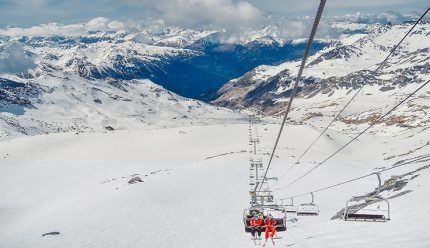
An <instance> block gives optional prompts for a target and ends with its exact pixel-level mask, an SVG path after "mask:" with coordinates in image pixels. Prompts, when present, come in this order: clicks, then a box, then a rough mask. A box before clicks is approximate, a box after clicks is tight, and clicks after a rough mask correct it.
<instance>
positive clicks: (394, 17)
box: [333, 11, 419, 24]
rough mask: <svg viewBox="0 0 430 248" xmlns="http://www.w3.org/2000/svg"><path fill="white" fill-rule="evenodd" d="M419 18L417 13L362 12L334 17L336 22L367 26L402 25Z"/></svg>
mask: <svg viewBox="0 0 430 248" xmlns="http://www.w3.org/2000/svg"><path fill="white" fill-rule="evenodd" d="M417 18H419V15H418V14H417V13H410V14H401V13H397V12H392V11H391V12H383V13H379V14H366V13H361V12H356V13H354V14H346V15H342V16H335V17H333V19H334V20H336V21H347V22H354V23H365V24H371V23H381V24H384V23H387V22H392V23H401V22H403V21H408V20H415V19H417Z"/></svg>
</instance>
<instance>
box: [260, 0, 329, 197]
mask: <svg viewBox="0 0 430 248" xmlns="http://www.w3.org/2000/svg"><path fill="white" fill-rule="evenodd" d="M325 4H326V0H321V1H320V4H319V6H318V11H317V14H316V17H315V20H314V24H313V26H312V30H311V33H310V35H309V39H308V42H307V44H306V48H305V52H304V54H303V59H302V62H301V64H300V69H299V73H298V74H297V78H296V82H295V84H294V87H293V90H292V92H291V97H290V101H289V102H288V106H287V110H286V112H285V115H284V118H283V120H282V124H281V127H280V129H279V133H278V136H277V137H276V141H275V146H274V147H273V151H272V154H271V155H270V159H269V162H268V164H267V168H266V172H265V173H264V177H263V181H262V183H261V185H260V188H259V190H261V187H262V186H263V183H264V181H265V180H266V179H267V178H266V177H267V173H268V171H269V168H270V165H271V163H272V160H273V157H274V155H275V152H276V148H277V146H278V142H279V139H280V138H281V134H282V131H283V129H284V126H285V123H286V121H287V118H288V113H289V112H290V109H291V105H292V103H293V100H294V97H295V95H296V93H297V88H298V86H299V83H300V80H301V78H302V74H303V70H304V68H305V65H306V60H307V59H308V56H309V52H310V50H311V47H312V43H313V41H314V38H315V34H316V32H317V29H318V25H319V23H320V20H321V16H322V14H323V11H324V7H325Z"/></svg>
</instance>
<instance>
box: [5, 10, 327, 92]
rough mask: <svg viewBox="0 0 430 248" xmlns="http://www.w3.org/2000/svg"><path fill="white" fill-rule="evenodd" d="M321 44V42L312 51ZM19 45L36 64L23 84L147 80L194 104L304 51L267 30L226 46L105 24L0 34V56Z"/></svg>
mask: <svg viewBox="0 0 430 248" xmlns="http://www.w3.org/2000/svg"><path fill="white" fill-rule="evenodd" d="M326 44H327V42H326V41H320V42H319V43H318V44H317V45H316V49H317V50H318V49H321V48H323V47H324V46H326ZM18 45H19V46H21V47H22V49H24V50H25V51H26V52H27V53H28V54H29V55H31V58H32V59H33V60H34V63H35V65H36V66H35V68H34V69H33V70H32V71H30V72H29V73H26V75H25V77H37V76H38V75H40V74H43V72H45V71H48V72H53V71H65V72H75V73H77V74H79V75H80V76H82V77H85V78H97V79H103V78H107V77H112V78H116V79H127V80H129V79H150V80H151V81H153V82H155V83H157V84H159V85H161V86H163V87H165V88H167V89H169V90H172V91H173V92H175V93H178V94H180V95H182V96H186V97H192V98H198V99H205V98H207V96H205V95H204V93H207V92H208V91H210V92H212V91H213V90H214V89H217V88H218V87H220V86H221V85H223V84H224V83H226V82H228V81H229V80H230V79H232V78H235V77H239V76H241V75H242V74H243V73H245V72H247V71H249V70H251V69H253V68H255V67H257V66H259V65H262V64H279V63H281V62H283V61H287V60H289V59H297V58H299V57H300V55H301V51H302V49H303V42H295V43H293V42H291V41H290V40H287V39H286V38H284V37H283V36H282V34H281V30H280V29H279V28H277V27H271V26H267V27H263V28H262V29H260V30H255V31H252V32H250V33H249V35H246V36H239V37H234V39H233V38H231V37H230V34H228V33H226V32H225V31H223V30H191V29H183V28H177V27H164V26H157V25H155V26H153V25H148V26H127V25H126V24H124V23H120V22H118V21H111V20H109V19H106V18H96V19H94V20H91V21H89V22H88V23H82V24H72V25H60V24H47V25H40V26H35V27H30V28H7V29H2V30H0V50H4V51H7V50H8V49H9V50H10V48H11V47H16V46H18ZM1 71H2V70H1V65H0V72H1Z"/></svg>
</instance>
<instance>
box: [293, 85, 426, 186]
mask: <svg viewBox="0 0 430 248" xmlns="http://www.w3.org/2000/svg"><path fill="white" fill-rule="evenodd" d="M429 83H430V80H428V81H427V82H425V83H423V84H422V85H421V86H420V87H418V88H417V89H416V90H415V91H413V92H412V93H410V94H409V95H408V96H407V97H406V98H404V99H403V100H402V101H400V102H399V103H397V104H396V105H395V106H394V107H393V108H391V109H390V110H389V111H388V112H386V113H385V114H384V115H382V116H381V117H379V118H378V119H377V120H375V121H373V122H372V124H370V125H369V126H368V127H367V128H366V129H364V130H363V131H361V132H360V133H359V134H357V135H356V136H354V138H352V139H351V140H350V141H348V142H347V143H346V144H344V145H343V146H342V147H340V148H339V149H337V150H336V151H335V152H334V153H332V154H331V155H330V156H328V157H327V158H326V159H324V160H323V161H322V162H320V163H319V164H317V165H315V166H314V167H313V168H312V169H310V170H309V171H307V172H306V173H304V174H303V175H301V176H300V177H298V178H297V179H296V180H294V181H292V182H291V183H289V184H288V185H287V186H286V187H289V186H291V185H293V184H294V183H296V182H298V181H299V180H301V179H303V178H304V177H305V176H307V175H309V174H310V173H312V172H313V171H314V170H316V169H317V168H318V167H320V166H322V165H323V164H325V163H326V162H327V161H328V160H330V159H331V158H333V157H334V156H335V155H336V154H338V153H339V152H340V151H342V150H343V149H345V148H346V147H347V146H349V145H350V144H351V143H352V142H354V141H355V140H357V139H358V138H359V137H360V136H361V135H363V134H364V133H366V132H367V131H368V130H369V129H370V128H372V127H373V126H375V125H376V124H378V123H380V122H381V121H382V120H383V119H384V118H385V117H387V116H388V115H390V114H391V113H392V112H393V111H394V110H396V109H397V108H398V107H399V106H400V105H402V104H403V103H404V102H406V101H407V100H408V99H409V98H411V97H412V96H413V95H415V94H416V93H417V92H418V91H420V90H421V89H422V88H424V87H425V86H426V85H427V84H429Z"/></svg>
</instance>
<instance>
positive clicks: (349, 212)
mask: <svg viewBox="0 0 430 248" xmlns="http://www.w3.org/2000/svg"><path fill="white" fill-rule="evenodd" d="M374 174H375V175H376V176H377V177H378V189H377V190H376V192H375V193H373V194H370V195H368V196H354V197H352V198H351V199H350V200H349V201H347V202H346V205H345V211H344V214H343V219H344V220H345V221H373V222H386V221H389V220H390V218H391V217H390V203H389V202H388V200H386V199H384V198H383V197H381V196H379V193H380V192H381V185H382V181H381V175H380V173H379V172H378V173H374Z"/></svg>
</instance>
